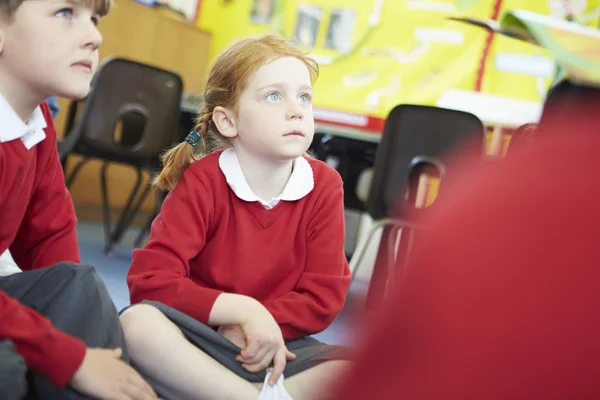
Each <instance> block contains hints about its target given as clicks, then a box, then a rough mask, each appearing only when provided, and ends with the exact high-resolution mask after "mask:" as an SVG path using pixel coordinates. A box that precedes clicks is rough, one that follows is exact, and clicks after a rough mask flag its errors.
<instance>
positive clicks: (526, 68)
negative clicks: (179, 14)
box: [198, 0, 600, 125]
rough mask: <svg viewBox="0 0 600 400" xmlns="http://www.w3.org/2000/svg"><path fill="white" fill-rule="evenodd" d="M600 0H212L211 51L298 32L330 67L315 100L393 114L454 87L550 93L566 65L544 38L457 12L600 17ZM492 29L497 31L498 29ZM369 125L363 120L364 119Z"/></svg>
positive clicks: (534, 97)
mask: <svg viewBox="0 0 600 400" xmlns="http://www.w3.org/2000/svg"><path fill="white" fill-rule="evenodd" d="M599 6H600V0H539V1H532V0H477V1H476V0H229V1H227V0H202V1H201V6H200V10H199V19H198V26H199V27H200V28H202V29H204V30H207V31H209V32H211V33H212V35H213V44H212V50H211V61H212V59H214V56H215V55H216V54H218V53H219V52H220V51H222V50H223V49H224V48H225V47H226V46H228V45H229V44H230V43H231V42H232V41H234V40H237V39H239V38H243V37H246V36H251V35H258V34H261V33H266V32H278V33H280V34H282V35H283V36H285V37H286V38H288V39H290V40H296V41H297V42H298V43H300V45H301V46H303V47H304V48H305V49H306V50H310V53H311V55H312V56H313V57H314V58H315V59H317V61H318V62H319V65H320V68H321V75H320V78H319V80H318V82H317V84H316V86H315V107H316V108H318V109H323V110H331V111H339V112H347V113H352V114H353V115H358V116H365V117H374V118H375V119H385V118H386V116H387V114H388V113H389V111H390V110H391V109H392V108H393V107H394V106H396V105H398V104H401V103H411V104H424V105H436V104H437V102H438V99H439V98H440V96H442V95H443V94H444V93H445V92H446V91H448V90H449V89H454V90H456V89H459V90H462V91H475V92H481V93H486V94H490V95H495V96H506V97H509V98H513V99H517V100H521V101H525V102H530V103H532V102H538V103H541V102H542V101H543V98H544V96H545V94H546V91H547V88H548V86H549V85H550V83H551V82H552V80H553V78H554V76H555V73H556V70H555V63H554V60H553V59H552V58H551V57H550V56H549V54H548V53H547V52H546V51H545V50H543V49H541V48H540V47H537V46H534V45H531V44H527V43H523V42H519V41H517V40H514V39H510V38H506V37H503V36H501V35H498V34H495V35H491V34H489V33H488V32H486V31H484V30H482V29H478V28H476V27H472V26H468V25H465V24H461V23H459V22H456V21H450V20H448V17H451V16H470V17H474V18H481V19H489V18H499V17H500V16H501V15H502V14H503V13H504V12H505V11H509V10H514V9H524V10H529V11H533V12H536V13H540V14H543V15H551V16H555V17H559V18H563V19H566V18H570V19H574V20H576V21H579V22H581V23H585V24H588V25H591V26H598V9H599ZM490 35H491V36H490ZM358 125H360V122H359V123H358Z"/></svg>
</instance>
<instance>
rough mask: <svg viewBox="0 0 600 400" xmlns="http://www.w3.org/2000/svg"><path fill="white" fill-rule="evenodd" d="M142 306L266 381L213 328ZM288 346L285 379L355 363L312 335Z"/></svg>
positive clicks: (230, 365) (241, 372)
mask: <svg viewBox="0 0 600 400" xmlns="http://www.w3.org/2000/svg"><path fill="white" fill-rule="evenodd" d="M142 303H143V304H149V305H152V306H154V307H156V308H157V309H159V310H160V311H161V312H162V313H163V314H164V315H165V316H166V317H167V318H168V319H169V320H170V321H171V322H173V323H174V324H175V325H177V327H178V328H179V329H180V330H181V331H182V332H183V334H184V336H185V337H186V338H187V339H188V340H189V341H190V343H192V344H193V345H194V346H196V347H197V348H198V349H200V350H202V351H203V352H204V353H206V354H208V355H209V356H211V357H212V358H214V359H215V360H216V361H217V362H219V363H220V364H221V365H223V366H225V367H226V368H227V369H229V370H231V371H232V372H233V373H235V374H236V375H238V376H240V377H241V378H243V379H246V380H247V381H250V382H263V381H264V380H265V377H266V373H267V371H266V370H265V371H261V372H256V373H254V372H248V371H246V370H245V369H244V368H243V367H242V364H241V363H240V362H239V361H237V360H236V359H235V358H236V356H238V355H239V354H240V352H241V350H242V349H240V348H239V347H238V346H236V345H235V344H233V343H232V342H230V341H229V340H228V339H225V338H224V337H223V336H221V335H220V334H218V333H217V332H216V331H215V330H214V329H212V328H211V327H209V326H207V325H205V324H203V323H202V322H200V321H198V320H196V319H194V318H192V317H190V316H188V315H186V314H184V313H182V312H180V311H178V310H176V309H174V308H172V307H169V306H167V305H164V304H163V303H159V302H156V301H146V300H144V301H143V302H142ZM123 311H124V310H123ZM123 311H121V312H123ZM286 346H287V348H288V349H289V350H290V351H291V352H292V353H294V354H295V355H296V359H295V360H293V361H288V362H287V364H286V366H285V370H284V371H283V375H284V376H285V377H286V378H289V377H291V376H294V375H296V374H298V373H300V372H302V371H306V370H307V369H310V368H312V367H314V366H316V365H319V364H322V363H324V362H327V361H333V360H352V354H353V352H352V349H351V348H349V347H347V346H337V345H328V344H325V343H322V342H320V341H318V340H317V339H315V338H313V337H310V336H306V337H303V338H300V339H296V340H290V341H287V342H286Z"/></svg>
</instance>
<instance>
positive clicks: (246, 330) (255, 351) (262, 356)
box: [236, 305, 296, 385]
mask: <svg viewBox="0 0 600 400" xmlns="http://www.w3.org/2000/svg"><path fill="white" fill-rule="evenodd" d="M240 329H241V330H242V332H243V334H244V337H245V340H246V346H245V347H243V350H242V352H241V353H240V355H239V356H238V357H237V358H236V359H237V360H238V361H239V362H241V363H242V367H244V368H245V369H246V370H247V371H250V372H259V371H263V370H265V369H267V368H268V367H269V365H271V362H272V363H273V370H272V371H271V377H270V380H269V384H271V385H275V384H276V383H277V381H278V380H279V377H280V376H281V374H282V373H283V370H284V369H285V365H286V362H287V360H293V359H295V358H296V356H295V355H294V354H292V353H291V352H290V351H288V349H287V347H286V346H285V342H284V340H283V336H282V334H281V329H280V328H279V325H277V322H275V319H274V318H273V316H272V315H271V313H269V311H268V310H267V309H266V308H264V307H263V306H262V305H260V307H257V308H256V309H255V310H253V312H251V313H249V314H248V316H247V318H246V320H245V321H243V322H242V323H241V324H240Z"/></svg>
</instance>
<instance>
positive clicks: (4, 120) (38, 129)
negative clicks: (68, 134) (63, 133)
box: [0, 94, 47, 150]
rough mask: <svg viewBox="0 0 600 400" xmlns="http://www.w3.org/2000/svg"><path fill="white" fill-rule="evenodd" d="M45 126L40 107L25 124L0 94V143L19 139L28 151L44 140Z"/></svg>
mask: <svg viewBox="0 0 600 400" xmlns="http://www.w3.org/2000/svg"><path fill="white" fill-rule="evenodd" d="M46 126H47V123H46V119H45V118H44V114H43V113H42V109H41V107H39V106H38V107H37V108H36V109H35V110H34V111H33V113H32V114H31V116H30V117H29V119H28V120H27V123H25V122H23V120H22V119H21V118H20V117H19V115H17V112H16V111H15V110H14V109H13V108H12V106H11V105H10V104H8V100H6V99H5V98H4V96H2V95H1V94H0V143H4V142H10V141H11V140H15V139H21V141H22V142H23V144H24V145H25V147H26V148H27V149H28V150H29V149H31V148H32V147H33V146H35V145H36V144H38V143H39V142H41V141H42V140H44V139H45V138H46V132H44V128H46Z"/></svg>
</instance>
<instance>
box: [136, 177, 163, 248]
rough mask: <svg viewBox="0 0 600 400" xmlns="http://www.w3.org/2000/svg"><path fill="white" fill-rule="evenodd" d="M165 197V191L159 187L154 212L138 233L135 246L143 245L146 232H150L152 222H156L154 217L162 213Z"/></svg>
mask: <svg viewBox="0 0 600 400" xmlns="http://www.w3.org/2000/svg"><path fill="white" fill-rule="evenodd" d="M164 199H165V192H163V191H162V190H159V189H157V190H156V202H155V203H154V204H155V205H154V213H152V215H151V216H150V217H149V218H148V220H147V221H146V225H144V227H143V228H142V229H141V230H140V232H139V233H138V236H137V238H136V239H135V242H134V246H135V247H142V241H143V240H144V236H146V234H149V233H150V228H151V227H152V222H154V219H155V218H156V217H157V216H158V214H159V213H160V208H161V206H162V203H163V201H164Z"/></svg>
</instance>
